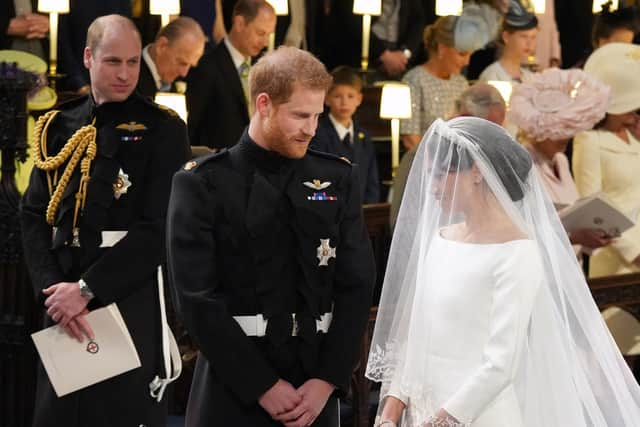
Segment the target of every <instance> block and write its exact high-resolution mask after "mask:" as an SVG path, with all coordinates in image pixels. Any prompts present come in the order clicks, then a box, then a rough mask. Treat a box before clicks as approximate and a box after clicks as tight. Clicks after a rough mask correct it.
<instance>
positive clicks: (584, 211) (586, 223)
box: [558, 193, 635, 237]
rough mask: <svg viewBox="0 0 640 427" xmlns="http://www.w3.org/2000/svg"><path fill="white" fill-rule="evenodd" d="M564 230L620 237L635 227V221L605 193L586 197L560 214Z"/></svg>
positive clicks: (562, 210)
mask: <svg viewBox="0 0 640 427" xmlns="http://www.w3.org/2000/svg"><path fill="white" fill-rule="evenodd" d="M558 215H559V216H560V220H561V221H562V224H563V225H564V228H565V229H566V230H568V231H572V230H578V229H583V228H586V229H596V230H602V231H604V232H605V233H606V234H607V236H610V237H618V236H620V234H621V233H623V232H624V231H626V230H628V229H629V228H631V227H633V226H634V224H635V221H634V219H632V218H629V217H628V216H627V215H626V214H624V213H623V212H622V211H621V210H620V209H618V208H617V207H616V206H615V204H614V203H613V202H612V201H611V200H610V199H609V198H608V197H607V196H606V195H604V194H603V193H596V194H594V195H591V196H588V197H584V198H582V199H580V200H578V201H576V202H575V203H574V204H572V205H571V206H568V207H566V208H564V209H561V210H560V211H559V212H558Z"/></svg>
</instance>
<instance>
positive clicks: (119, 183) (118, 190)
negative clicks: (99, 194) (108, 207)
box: [113, 168, 131, 200]
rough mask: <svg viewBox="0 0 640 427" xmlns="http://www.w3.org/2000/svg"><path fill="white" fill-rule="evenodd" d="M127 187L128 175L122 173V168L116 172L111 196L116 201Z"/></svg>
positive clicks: (128, 183)
mask: <svg viewBox="0 0 640 427" xmlns="http://www.w3.org/2000/svg"><path fill="white" fill-rule="evenodd" d="M129 187H131V181H129V175H127V174H126V173H124V171H123V170H122V168H120V172H118V177H117V178H116V182H114V183H113V196H114V197H115V198H116V200H117V199H119V198H120V196H122V195H123V194H126V193H127V190H128V189H129Z"/></svg>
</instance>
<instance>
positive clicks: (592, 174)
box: [573, 43, 640, 277]
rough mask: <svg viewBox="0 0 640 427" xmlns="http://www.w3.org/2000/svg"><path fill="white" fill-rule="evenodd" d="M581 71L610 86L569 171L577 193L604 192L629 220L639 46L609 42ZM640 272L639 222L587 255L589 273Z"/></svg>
mask: <svg viewBox="0 0 640 427" xmlns="http://www.w3.org/2000/svg"><path fill="white" fill-rule="evenodd" d="M584 70H585V72H587V73H588V74H590V75H591V76H593V77H595V78H597V79H598V80H600V81H602V82H603V83H605V84H607V85H609V86H610V87H611V102H610V103H609V105H608V106H607V114H606V116H605V118H604V119H603V120H601V121H600V122H599V123H598V124H596V125H595V128H594V129H593V130H588V131H585V132H581V133H579V134H578V135H576V137H575V139H574V141H573V173H574V176H575V180H576V186H577V187H578V193H579V194H580V195H581V196H583V197H584V196H591V195H593V194H595V193H598V192H603V193H604V194H605V195H607V196H608V197H609V198H610V199H611V200H612V201H613V202H614V203H615V204H616V205H617V206H618V207H619V208H620V209H622V210H623V212H625V213H626V214H627V215H629V216H630V217H631V218H632V219H634V220H637V218H638V209H639V207H640V175H639V174H638V170H640V141H639V140H638V139H636V137H635V136H634V135H633V132H632V130H633V129H634V128H635V127H636V126H637V125H638V114H637V111H638V110H639V109H640V47H639V46H637V45H633V44H631V43H609V44H607V45H605V46H602V47H600V48H598V49H596V50H595V52H593V54H592V55H591V56H590V57H589V59H588V60H587V63H586V64H585V66H584ZM639 271H640V224H638V223H636V225H634V226H633V227H631V228H630V229H629V230H627V231H625V232H624V233H622V235H621V236H620V237H618V238H616V239H614V240H613V242H612V243H611V245H609V246H607V247H604V248H601V249H598V250H597V251H595V252H594V253H593V255H592V256H591V258H590V260H589V276H590V277H599V276H611V275H617V274H626V273H636V272H639Z"/></svg>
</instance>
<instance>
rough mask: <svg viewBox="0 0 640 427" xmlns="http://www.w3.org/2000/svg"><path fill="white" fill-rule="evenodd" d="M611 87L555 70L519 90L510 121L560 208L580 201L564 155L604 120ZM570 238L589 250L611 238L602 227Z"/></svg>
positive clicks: (512, 102)
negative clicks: (583, 133) (572, 143)
mask: <svg viewBox="0 0 640 427" xmlns="http://www.w3.org/2000/svg"><path fill="white" fill-rule="evenodd" d="M608 99H609V88H608V87H607V86H606V85H604V84H603V83H601V82H599V81H598V80H596V79H594V78H593V77H591V76H589V75H588V74H586V73H584V72H583V71H581V70H577V69H572V70H559V69H557V68H552V69H548V70H545V71H544V72H542V73H540V74H536V75H534V76H531V77H530V78H528V79H527V81H526V82H525V83H522V84H520V85H518V86H516V87H515V88H514V90H513V94H512V95H511V100H510V103H509V113H508V117H509V121H510V122H511V123H513V124H514V125H516V126H518V128H519V129H520V132H519V134H518V140H519V142H521V143H522V144H524V146H525V148H526V149H527V150H528V151H529V154H531V158H532V159H533V164H534V165H535V167H536V169H537V170H538V176H539V177H540V179H541V180H542V183H543V185H544V188H545V189H546V190H547V193H548V195H549V198H550V199H551V201H552V202H553V203H555V204H556V205H571V204H573V203H574V202H575V201H576V200H578V197H579V196H578V189H577V188H576V184H575V182H574V180H573V177H572V176H571V171H570V169H569V160H568V159H567V156H566V155H565V154H564V151H565V149H566V148H567V144H568V143H569V140H570V139H571V138H573V137H574V136H575V135H576V134H577V133H578V132H581V131H585V130H589V129H591V128H592V127H593V126H594V125H595V124H596V123H597V122H599V121H600V120H601V119H602V118H603V117H604V116H605V112H606V109H607V105H608ZM567 234H568V235H569V240H570V241H571V243H573V244H574V245H579V246H576V249H577V251H579V250H580V249H581V247H582V248H587V249H589V250H591V249H595V248H599V247H602V246H606V245H608V244H609V243H610V242H611V238H610V237H607V236H605V235H604V233H603V232H601V231H600V230H596V229H581V230H567Z"/></svg>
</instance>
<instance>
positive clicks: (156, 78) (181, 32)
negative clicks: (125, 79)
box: [136, 16, 206, 99]
mask: <svg viewBox="0 0 640 427" xmlns="http://www.w3.org/2000/svg"><path fill="white" fill-rule="evenodd" d="M205 40H206V39H205V35H204V33H203V32H202V29H201V28H200V25H199V24H198V23H197V22H196V21H195V20H193V19H191V18H189V17H185V16H183V17H180V18H177V19H175V20H173V21H171V22H170V23H169V24H168V25H166V26H165V27H163V28H161V29H160V31H159V32H158V35H157V37H156V39H155V41H154V42H153V43H151V44H148V45H147V46H145V47H144V49H143V50H142V59H143V60H142V63H141V64H140V78H139V79H138V86H137V87H136V89H137V90H138V92H139V93H140V94H141V95H143V96H146V97H147V98H151V99H153V98H154V97H155V94H156V92H180V91H179V90H176V88H175V84H174V83H175V80H176V79H177V78H179V77H183V78H184V77H187V73H188V72H189V69H190V68H191V67H195V66H196V65H197V64H198V61H199V60H200V57H201V56H202V53H203V52H204V43H205Z"/></svg>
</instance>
